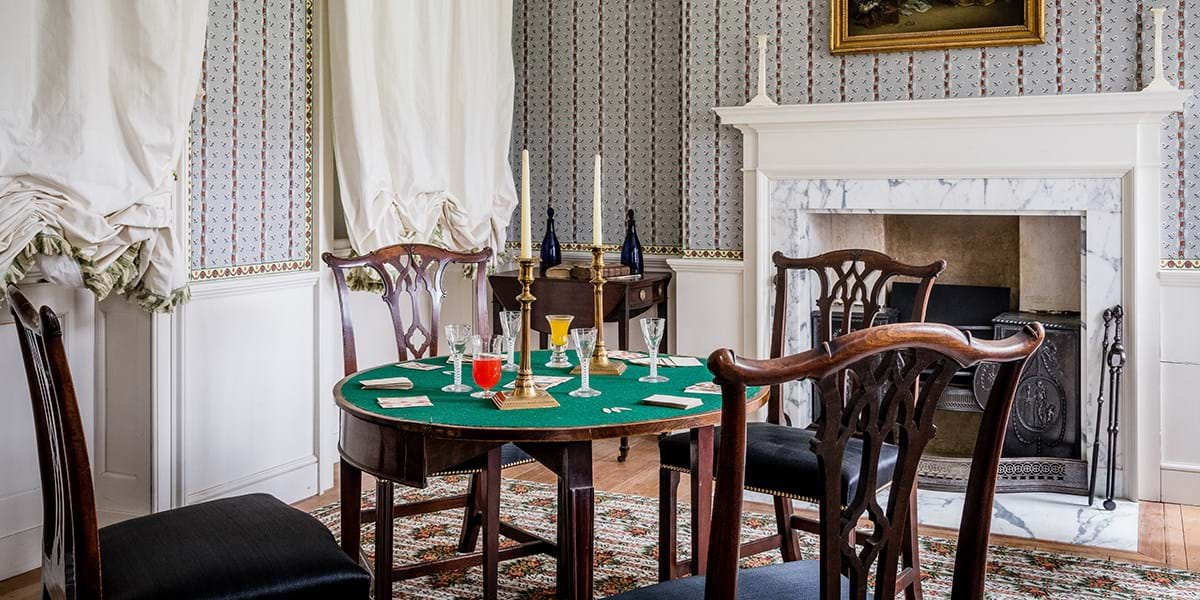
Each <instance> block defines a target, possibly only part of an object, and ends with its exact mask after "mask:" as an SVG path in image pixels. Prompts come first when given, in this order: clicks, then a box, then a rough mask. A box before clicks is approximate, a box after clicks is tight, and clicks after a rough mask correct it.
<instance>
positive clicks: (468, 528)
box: [458, 473, 485, 552]
mask: <svg viewBox="0 0 1200 600" xmlns="http://www.w3.org/2000/svg"><path fill="white" fill-rule="evenodd" d="M484 489H485V488H484V484H483V474H482V473H474V474H472V475H471V483H470V484H469V485H468V486H467V507H466V508H465V509H463V522H462V531H461V532H460V533H459V539H458V551H459V552H474V551H475V545H476V543H477V542H478V541H479V528H480V527H482V526H483V508H484V497H485V494H484Z"/></svg>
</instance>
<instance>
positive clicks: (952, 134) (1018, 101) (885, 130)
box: [715, 90, 1191, 500]
mask: <svg viewBox="0 0 1200 600" xmlns="http://www.w3.org/2000/svg"><path fill="white" fill-rule="evenodd" d="M1190 93H1191V92H1190V91H1187V90H1165V91H1141V92H1128V93H1106V94H1077V95H1061V96H1020V97H993V98H956V99H942V100H912V101H894V102H862V103H843V104H816V105H784V106H739V107H723V108H716V109H715V111H716V112H717V114H718V115H719V116H720V119H721V122H722V123H723V124H725V125H732V126H734V127H737V128H738V129H739V130H740V131H741V132H742V134H743V153H742V155H743V180H742V183H743V218H744V222H743V227H744V229H743V230H744V240H743V253H744V261H743V269H744V271H743V279H744V286H743V297H742V306H743V314H744V323H743V326H742V333H743V336H744V339H743V340H742V347H743V348H744V349H745V350H746V351H747V352H748V353H750V354H753V355H757V356H766V355H767V348H768V343H769V340H770V311H769V306H770V295H771V276H772V274H773V270H772V267H771V263H770V254H771V252H772V250H773V249H774V248H773V244H774V243H775V242H774V241H773V236H772V225H773V222H774V219H775V217H774V215H773V214H772V208H773V207H774V206H775V205H776V202H777V201H778V203H779V204H780V205H786V203H787V202H793V203H802V204H803V203H815V205H818V206H820V207H821V208H822V209H823V210H829V209H830V208H840V207H841V202H843V201H846V202H850V204H849V205H848V206H849V207H850V208H858V207H861V208H860V210H866V209H867V208H870V207H869V206H867V205H865V204H861V203H863V202H866V200H865V198H868V197H871V198H873V200H872V202H880V198H883V199H884V201H890V202H898V203H901V204H904V203H908V205H910V206H916V205H921V206H923V208H921V210H933V211H935V212H943V213H945V212H949V213H954V212H970V211H983V212H980V213H979V214H988V213H989V212H990V213H991V214H1019V213H1018V212H1014V211H1019V210H1021V209H1023V208H1024V209H1029V208H1030V206H1033V205H1036V206H1037V207H1038V208H1036V209H1033V210H1035V211H1039V214H1057V213H1055V211H1059V212H1062V211H1065V212H1066V213H1067V214H1080V215H1081V216H1083V217H1084V219H1083V220H1084V222H1085V223H1086V227H1087V248H1088V249H1089V254H1088V256H1087V259H1086V267H1085V270H1084V274H1085V275H1084V276H1085V278H1086V279H1087V281H1088V290H1087V291H1086V297H1085V298H1084V301H1085V302H1086V308H1085V309H1084V310H1085V313H1086V314H1087V318H1088V329H1089V337H1091V336H1094V335H1096V334H1097V326H1096V324H1095V321H1094V319H1093V316H1094V315H1093V313H1094V311H1096V310H1098V309H1099V310H1102V309H1103V307H1104V306H1105V305H1106V304H1111V303H1114V302H1113V301H1114V300H1120V301H1121V302H1122V303H1123V304H1124V307H1125V311H1126V348H1127V350H1128V351H1129V356H1130V361H1129V364H1128V366H1127V368H1126V371H1125V380H1124V382H1123V383H1124V385H1123V398H1122V427H1121V442H1120V446H1121V447H1120V453H1121V454H1122V455H1123V456H1124V457H1125V460H1124V465H1123V466H1124V467H1125V468H1124V469H1123V471H1122V476H1121V478H1120V481H1118V484H1119V488H1120V490H1121V491H1122V495H1124V496H1127V497H1130V498H1134V499H1145V500H1158V499H1159V498H1160V497H1161V493H1162V470H1163V457H1162V422H1161V418H1162V417H1161V414H1162V413H1161V406H1160V392H1161V382H1160V379H1161V368H1162V367H1161V364H1160V354H1161V347H1160V337H1161V327H1162V323H1161V320H1160V315H1159V312H1160V307H1161V300H1160V282H1159V254H1160V250H1159V225H1160V223H1159V212H1160V208H1159V204H1160V191H1161V186H1162V174H1161V170H1162V159H1161V154H1160V148H1161V142H1162V140H1161V135H1162V134H1161V124H1162V120H1163V119H1164V118H1165V117H1166V116H1168V115H1170V114H1172V113H1175V112H1178V111H1179V110H1181V109H1182V107H1183V103H1184V101H1185V100H1186V99H1187V97H1188V96H1189V95H1190ZM889 180H894V181H898V182H903V183H900V184H899V185H898V186H896V188H897V189H893V186H892V185H891V184H889ZM922 181H925V182H928V181H933V182H938V181H944V182H949V183H948V185H946V186H945V189H941V188H940V187H939V186H941V185H942V184H938V183H934V184H930V183H917V182H922ZM1117 181H1119V184H1117V183H1116V182H1117ZM822 182H823V183H822ZM835 182H840V183H835ZM984 182H987V183H986V184H985V183H984ZM1002 182H1003V183H1002ZM1117 185H1119V190H1120V208H1119V211H1118V210H1117V209H1116V207H1115V203H1113V202H1110V201H1111V196H1112V194H1113V193H1114V192H1115V191H1116V189H1117ZM822 186H825V187H826V188H829V189H830V190H831V191H832V190H837V189H841V190H843V192H842V193H841V194H838V193H836V192H833V194H832V195H830V193H822V192H821V188H822ZM872 186H874V189H875V192H870V191H869V190H870V188H871V187H872ZM931 186H932V187H931ZM1039 187H1042V188H1046V187H1048V188H1049V189H1050V190H1052V192H1039V191H1038V189H1039ZM956 189H961V190H972V189H974V190H976V191H975V192H973V193H959V192H956V191H954V190H956ZM1023 190H1024V191H1023ZM931 193H936V194H938V195H939V197H940V198H941V199H940V200H933V199H930V198H927V197H926V195H927V194H931ZM860 198H861V199H863V200H860ZM1085 198H1090V199H1091V200H1085ZM1105 198H1107V199H1108V200H1105ZM993 201H994V202H996V203H997V206H996V207H995V208H994V209H993V208H980V207H981V206H987V205H988V203H989V202H993ZM931 202H941V203H944V204H946V205H945V206H939V205H937V204H934V205H933V206H930V205H929V204H930V203H931ZM1026 202H1029V203H1030V204H1029V205H1026V204H1025V203H1026ZM1095 202H1101V203H1103V202H1109V204H1108V205H1107V206H1108V207H1109V211H1110V212H1109V213H1108V216H1107V217H1105V216H1104V212H1103V211H1104V208H1103V207H1102V206H1101V205H1099V204H1093V203H1095ZM880 208H885V209H886V208H887V207H886V206H880ZM793 210H794V209H793ZM1118 215H1119V218H1118ZM778 218H779V219H783V218H784V216H782V215H780V216H779V217H778ZM1103 221H1108V224H1104V223H1102V222H1103ZM1114 227H1115V230H1114ZM1106 230H1107V233H1109V234H1111V233H1113V232H1114V231H1115V232H1119V234H1118V235H1119V240H1120V241H1119V244H1118V242H1117V241H1113V240H1111V239H1109V240H1105V239H1104V236H1105V235H1106ZM802 233H803V232H802V231H800V230H797V231H794V232H793V235H800V234H802ZM1117 248H1119V251H1115V252H1111V253H1109V252H1108V249H1112V250H1116V249H1117ZM1101 249H1104V252H1103V253H1101V252H1100V250H1101ZM1093 255H1094V257H1095V258H1094V259H1093ZM1101 256H1108V257H1114V256H1116V257H1120V259H1121V262H1120V264H1119V265H1115V264H1106V263H1105V261H1103V260H1102V259H1101ZM953 258H954V257H950V256H948V257H946V259H947V260H953ZM1105 273H1107V274H1108V278H1109V281H1108V284H1109V285H1110V286H1111V287H1114V288H1117V290H1118V291H1117V292H1111V293H1109V292H1104V291H1097V292H1095V293H1094V294H1093V292H1092V290H1091V288H1092V286H1093V285H1095V286H1103V285H1104V284H1105V281H1104V279H1105ZM1114 273H1119V282H1120V283H1119V285H1113V282H1112V277H1114V276H1116V275H1114ZM1098 352H1099V351H1098V350H1097V351H1096V352H1091V351H1090V350H1089V352H1088V353H1087V354H1086V355H1085V358H1086V359H1087V360H1089V361H1090V360H1092V357H1093V356H1095V355H1097V354H1098ZM1088 385H1089V389H1093V388H1092V387H1090V386H1094V385H1095V384H1094V383H1093V382H1090V381H1089V383H1088ZM1090 395H1091V394H1089V396H1090ZM1083 412H1084V415H1085V418H1086V419H1088V421H1085V422H1090V420H1091V419H1093V418H1094V416H1091V415H1088V412H1089V411H1088V410H1087V409H1086V404H1085V409H1084V411H1083Z"/></svg>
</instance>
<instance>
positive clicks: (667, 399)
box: [642, 394, 704, 410]
mask: <svg viewBox="0 0 1200 600" xmlns="http://www.w3.org/2000/svg"><path fill="white" fill-rule="evenodd" d="M642 404H649V405H651V406H665V407H667V408H679V409H682V410H689V409H692V408H696V407H697V406H700V405H702V404H704V401H703V400H701V399H699V398H686V397H684V396H668V395H666V394H654V395H653V396H647V397H645V398H642Z"/></svg>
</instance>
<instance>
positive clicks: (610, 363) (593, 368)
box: [571, 246, 627, 375]
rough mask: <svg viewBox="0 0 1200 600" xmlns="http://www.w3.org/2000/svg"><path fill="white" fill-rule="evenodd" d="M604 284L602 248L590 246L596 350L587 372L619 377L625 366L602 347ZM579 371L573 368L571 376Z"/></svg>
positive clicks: (593, 352) (579, 370) (577, 368)
mask: <svg viewBox="0 0 1200 600" xmlns="http://www.w3.org/2000/svg"><path fill="white" fill-rule="evenodd" d="M604 282H605V279H604V247H603V246H592V281H591V283H592V287H593V288H594V289H593V291H592V317H593V319H594V322H595V324H596V349H595V350H593V351H592V360H591V361H590V362H589V363H588V372H589V373H591V374H592V375H620V374H622V373H624V372H625V368H626V366H627V365H626V364H625V363H623V362H621V361H615V360H609V358H608V349H607V348H606V347H605V346H604ZM581 371H582V369H580V368H579V367H575V368H574V369H572V370H571V374H572V375H577V374H579V373H580V372H581Z"/></svg>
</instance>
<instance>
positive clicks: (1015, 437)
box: [810, 214, 1087, 494]
mask: <svg viewBox="0 0 1200 600" xmlns="http://www.w3.org/2000/svg"><path fill="white" fill-rule="evenodd" d="M822 220H823V221H824V223H820V221H822ZM817 221H818V223H816V224H817V225H818V227H817V230H818V232H819V233H820V234H821V236H820V237H822V238H824V239H823V241H824V242H826V243H827V244H828V247H829V248H830V249H832V248H838V247H842V248H845V247H864V248H871V249H875V250H880V251H882V252H885V253H887V254H889V255H891V256H892V257H894V258H896V259H898V260H901V261H903V262H907V263H910V264H927V263H929V262H932V261H934V260H936V259H939V258H941V259H945V260H946V261H947V269H946V271H945V273H944V274H943V275H942V276H941V277H940V278H939V279H938V282H937V284H936V285H935V286H934V287H933V290H932V293H931V295H930V299H929V303H928V307H927V312H926V321H929V322H935V323H944V324H948V325H953V326H955V327H958V328H960V329H962V330H963V331H967V332H970V334H971V335H972V336H974V337H976V338H983V339H995V338H1000V337H1006V336H1008V335H1011V334H1013V333H1015V332H1016V331H1019V330H1020V329H1021V328H1023V327H1024V326H1025V324H1027V323H1029V322H1032V321H1038V322H1041V323H1042V324H1043V325H1044V326H1045V327H1046V334H1047V335H1046V341H1045V343H1044V345H1043V347H1042V348H1041V349H1040V350H1039V351H1038V353H1037V354H1036V355H1035V357H1034V359H1033V360H1032V361H1031V362H1030V364H1029V366H1028V368H1027V369H1026V372H1025V374H1024V375H1023V377H1022V380H1021V383H1020V384H1019V387H1018V392H1017V398H1016V400H1015V402H1014V405H1013V411H1012V416H1011V418H1010V421H1009V425H1008V431H1007V433H1006V436H1005V445H1004V453H1003V458H1002V462H1001V466H1000V476H999V480H998V483H997V490H998V491H1002V492H1005V491H1007V492H1016V491H1051V492H1067V493H1078V494H1086V492H1087V463H1086V461H1085V460H1084V456H1085V454H1084V452H1083V438H1082V435H1081V433H1082V427H1083V423H1084V418H1083V414H1082V406H1083V402H1082V400H1083V398H1082V396H1083V393H1084V390H1085V389H1086V387H1085V386H1084V385H1083V383H1082V381H1081V365H1080V361H1081V358H1082V350H1083V344H1084V336H1083V335H1082V327H1081V324H1082V321H1081V319H1080V313H1079V311H1080V305H1081V297H1082V289H1083V278H1082V271H1081V269H1082V267H1081V263H1082V258H1081V257H1082V256H1083V254H1084V247H1083V239H1084V236H1083V231H1082V228H1083V221H1082V219H1081V218H1079V217H1078V216H1060V215H1020V216H1018V215H986V216H981V215H971V216H964V215H915V214H888V215H879V214H830V215H824V219H817ZM916 288H917V286H916V283H915V282H912V281H904V280H903V279H900V280H897V281H895V282H894V283H893V284H892V285H891V286H890V289H889V291H888V295H887V306H888V309H886V310H883V311H881V312H880V314H879V315H878V316H877V317H876V321H875V324H882V323H888V322H896V321H902V320H908V319H909V317H910V315H911V314H912V308H913V303H914V297H915V294H916ZM816 319H817V316H816V311H813V321H812V323H811V327H810V331H811V332H813V333H814V335H815V332H816V331H817V330H818V328H817V320H816ZM851 319H852V320H854V321H858V320H861V314H855V311H854V310H853V308H852V310H851ZM833 325H834V332H835V335H836V333H837V332H838V331H839V330H840V329H841V323H840V319H837V318H836V315H835V322H834V324H833ZM855 325H856V327H857V326H858V324H857V323H856V324H855ZM813 342H814V343H815V342H816V340H815V339H814V340H813ZM995 374H996V368H995V367H994V365H986V364H985V365H981V366H980V367H977V368H971V369H963V370H961V371H960V372H958V373H956V374H955V377H954V380H953V382H952V384H951V385H950V386H949V387H948V388H947V390H946V391H945V393H944V394H943V396H942V398H940V399H939V401H938V408H937V411H936V413H935V419H934V420H935V423H936V424H937V427H938V433H937V435H936V436H935V437H934V439H933V441H932V442H931V444H930V446H929V447H928V449H927V450H926V453H925V456H924V457H923V458H922V461H921V465H920V470H919V474H920V485H921V486H922V487H923V488H926V489H938V490H946V491H962V490H963V489H965V485H966V481H967V478H968V476H969V473H970V458H969V457H970V455H971V453H972V451H973V450H974V445H975V439H976V436H977V434H978V431H979V427H980V421H981V416H982V412H983V409H984V406H985V405H986V401H987V395H988V393H989V391H990V389H991V385H992V382H993V380H994V377H995ZM817 405H818V403H812V404H811V406H812V407H813V409H814V412H813V414H812V417H813V418H814V419H815V418H817V417H818V416H819V415H818V414H817V412H816V410H815V409H816V407H817Z"/></svg>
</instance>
